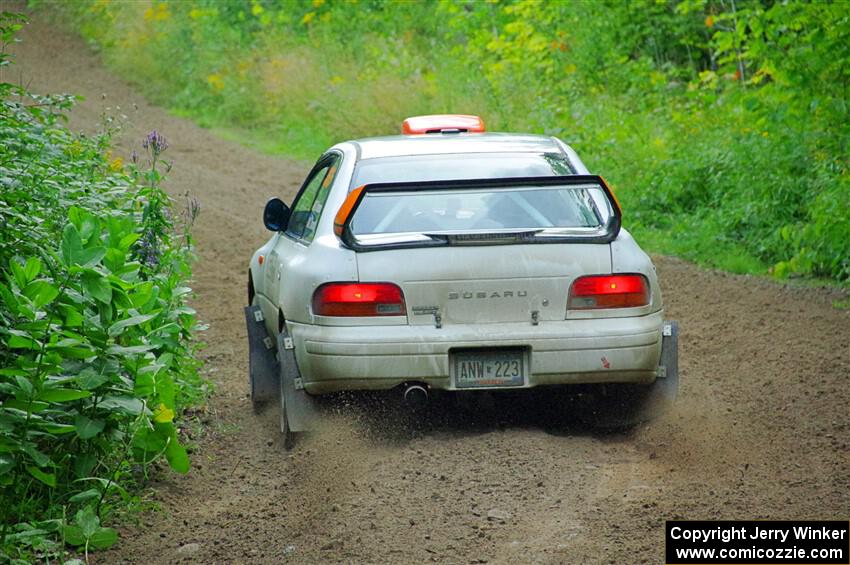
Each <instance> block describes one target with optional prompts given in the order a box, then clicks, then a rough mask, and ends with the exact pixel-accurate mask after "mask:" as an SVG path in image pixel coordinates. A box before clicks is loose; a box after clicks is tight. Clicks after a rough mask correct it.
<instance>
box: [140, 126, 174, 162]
mask: <svg viewBox="0 0 850 565" xmlns="http://www.w3.org/2000/svg"><path fill="white" fill-rule="evenodd" d="M142 147H144V148H145V149H146V150H148V151H150V152H151V155H153V157H154V159H155V158H157V157H159V156H160V155H162V154H163V153H165V150H166V149H168V140H166V139H165V136H164V135H162V134H161V133H159V132H158V131H156V130H153V131H152V132H150V133H149V134H147V135H146V136H145V139H144V140H142Z"/></svg>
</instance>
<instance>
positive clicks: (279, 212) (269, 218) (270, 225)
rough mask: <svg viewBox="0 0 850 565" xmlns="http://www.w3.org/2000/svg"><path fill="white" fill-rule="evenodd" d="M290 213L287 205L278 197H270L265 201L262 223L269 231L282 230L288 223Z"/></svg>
mask: <svg viewBox="0 0 850 565" xmlns="http://www.w3.org/2000/svg"><path fill="white" fill-rule="evenodd" d="M290 214H291V211H290V210H289V206H287V205H286V204H284V203H283V201H282V200H281V199H280V198H272V199H271V200H269V201H268V202H266V209H265V210H263V223H264V224H265V225H266V229H267V230H269V231H283V230H285V229H286V225H287V224H288V223H289V215H290Z"/></svg>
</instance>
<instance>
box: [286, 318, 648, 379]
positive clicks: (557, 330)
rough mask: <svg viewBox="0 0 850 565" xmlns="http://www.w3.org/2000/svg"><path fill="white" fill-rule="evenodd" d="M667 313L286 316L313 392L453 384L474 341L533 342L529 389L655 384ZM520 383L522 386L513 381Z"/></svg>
mask: <svg viewBox="0 0 850 565" xmlns="http://www.w3.org/2000/svg"><path fill="white" fill-rule="evenodd" d="M662 323H663V319H662V312H656V313H653V314H649V315H646V316H638V317H630V318H605V319H594V320H564V321H557V322H541V323H540V325H538V326H532V325H531V324H529V323H511V324H478V325H462V326H460V325H458V326H444V327H442V328H440V329H437V328H435V327H433V326H356V327H337V326H316V325H309V324H295V323H288V324H287V327H288V329H289V332H290V335H291V336H292V338H293V342H294V345H295V353H296V357H297V359H298V366H299V369H300V371H301V376H302V378H303V383H304V388H305V389H306V390H307V392H309V393H312V394H324V393H329V392H337V391H343V390H369V389H371V390H380V389H389V388H393V387H395V386H397V385H399V384H402V383H404V382H408V381H420V382H425V383H427V384H429V385H430V386H431V387H433V388H436V389H442V390H455V386H454V383H453V382H452V379H451V377H450V371H449V354H450V352H451V351H452V350H454V349H459V348H468V347H476V348H481V347H525V348H528V350H529V354H530V361H531V371H530V375H529V378H528V382H527V383H526V384H525V388H530V387H535V386H540V385H552V384H578V383H616V382H633V383H650V382H652V381H653V380H654V379H655V377H656V373H657V369H658V361H659V357H660V355H661V340H662V336H661V328H662ZM512 388H516V387H512Z"/></svg>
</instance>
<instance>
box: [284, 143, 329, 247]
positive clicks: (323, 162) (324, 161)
mask: <svg viewBox="0 0 850 565" xmlns="http://www.w3.org/2000/svg"><path fill="white" fill-rule="evenodd" d="M343 158H344V155H343V153H342V151H339V150H338V149H332V150H330V151H328V152H326V153H324V154H323V155H322V156H321V157H319V160H318V161H316V164H315V165H313V168H312V169H310V172H309V173H307V176H306V177H305V178H304V182H303V183H302V184H301V188H299V189H298V192H297V193H296V194H295V198H293V199H292V204H291V205H290V206H289V208H290V210H292V211H295V205H296V204H297V203H298V201H299V200H300V199H301V196H302V195H303V194H304V191H305V190H306V189H307V186H308V185H309V184H310V181H312V180H313V177H314V176H315V175H316V173H317V172H318V171H320V170H321V169H323V168H324V167H326V166H327V165H328V164H329V163H332V162H333V161H334V160H336V163H337V166H339V165H340V164H341V163H342V160H343ZM317 194H318V193H317ZM322 213H324V209H323V210H322ZM281 233H282V234H283V235H284V236H285V237H287V238H289V239H291V240H292V241H295V242H298V243H301V244H303V245H309V244H310V243H311V242H310V241H307V240H305V239H304V238H302V237H301V236H300V235H299V236H296V235H294V234H291V233H289V228H288V227H287V229H285V230H283V232H281Z"/></svg>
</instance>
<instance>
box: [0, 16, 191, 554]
mask: <svg viewBox="0 0 850 565" xmlns="http://www.w3.org/2000/svg"><path fill="white" fill-rule="evenodd" d="M21 21H22V18H21V17H20V16H16V15H14V14H8V13H3V14H2V15H0V37H2V40H3V42H4V47H5V44H6V43H8V42H10V41H12V40H13V33H14V31H15V30H16V28H17V27H18V26H19V22H21ZM2 52H3V53H5V48H4V49H3V50H2ZM2 62H3V63H4V64H5V63H8V58H7V57H6V56H3V57H2ZM0 100H2V103H0V226H2V230H0V343H2V346H1V347H0V488H2V501H0V520H2V522H0V524H2V525H0V547H2V548H3V552H2V555H6V556H7V557H9V558H18V559H24V560H26V559H36V558H49V556H50V555H51V554H53V553H56V552H61V548H62V542H63V541H64V543H65V544H67V545H69V546H71V547H74V548H78V549H80V550H81V551H83V552H85V553H86V555H87V554H88V551H89V550H91V549H100V548H105V547H108V546H110V545H112V544H113V543H115V541H116V539H117V533H116V532H115V530H113V529H111V528H106V527H103V526H101V518H103V517H105V516H108V515H109V514H110V513H111V511H112V509H113V508H114V502H115V501H116V500H117V501H119V502H120V501H121V500H125V501H126V500H128V499H130V498H131V495H129V494H128V492H127V490H126V489H125V487H126V486H127V485H129V484H130V483H132V482H133V481H134V480H135V479H136V478H137V477H139V476H141V475H143V474H145V473H146V472H147V468H148V467H149V466H150V465H151V464H152V463H154V462H155V461H157V460H158V459H160V458H162V459H163V460H164V461H166V462H167V463H168V464H169V465H170V466H171V468H173V469H174V470H176V471H178V472H181V473H185V472H187V471H188V467H189V461H188V458H187V455H186V450H185V448H184V447H183V446H182V445H181V444H180V440H179V435H178V428H177V425H176V424H175V421H174V418H175V414H179V413H180V411H181V409H182V408H183V407H185V406H187V405H189V404H191V403H196V402H198V401H200V400H202V397H203V394H204V388H205V385H204V384H203V383H202V381H201V380H200V378H199V376H198V373H197V369H198V362H197V361H196V360H195V359H194V356H193V352H194V347H195V346H194V345H193V343H192V332H193V330H194V329H195V327H196V320H195V313H194V311H193V310H192V309H191V308H189V307H188V306H187V305H186V298H187V296H188V295H189V292H190V290H189V289H188V288H186V287H185V281H186V280H187V279H188V277H189V275H190V261H191V259H192V254H191V249H190V244H191V239H190V238H189V231H188V230H189V228H190V225H191V222H192V221H193V220H194V216H195V215H196V213H197V206H194V207H193V208H192V210H191V212H190V213H189V215H187V216H184V218H183V219H184V221H183V222H182V225H180V226H178V227H175V225H174V223H173V222H172V216H171V212H170V208H171V204H170V200H169V198H168V197H167V196H166V194H165V193H164V192H163V190H162V188H161V187H160V182H161V181H162V173H161V171H162V169H163V167H166V168H167V166H168V165H167V163H164V162H163V161H162V157H161V155H162V152H163V151H164V150H165V148H166V147H167V145H166V144H165V140H164V138H162V136H161V135H159V134H157V133H156V132H153V133H152V134H151V135H150V136H148V137H147V138H146V139H145V140H144V142H143V148H144V149H145V150H146V152H147V157H148V164H147V166H146V167H143V168H139V167H137V166H135V165H132V166H130V167H129V170H128V171H127V172H125V169H124V167H123V165H122V164H121V162H120V160H117V159H116V160H112V161H110V160H109V159H107V158H106V157H105V156H104V152H105V150H106V148H107V147H108V142H109V137H108V135H103V136H98V137H95V138H88V137H83V136H76V135H74V134H72V133H70V132H69V131H68V130H67V129H65V128H64V127H62V126H61V124H60V122H59V119H60V118H62V117H63V116H62V114H61V111H62V110H64V109H66V108H68V107H70V105H71V102H72V98H71V97H44V96H36V95H33V94H30V93H29V92H27V91H26V90H24V89H22V88H19V87H16V86H13V85H11V84H8V83H3V84H0ZM66 515H73V516H74V518H73V519H72V520H66V519H65V518H64V517H65V516H66ZM0 560H2V559H0Z"/></svg>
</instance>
